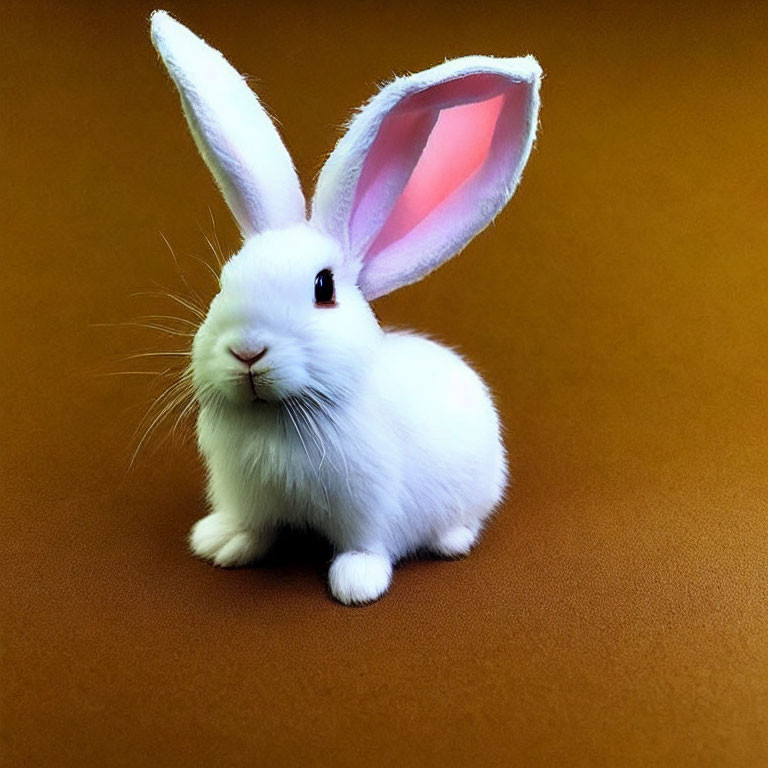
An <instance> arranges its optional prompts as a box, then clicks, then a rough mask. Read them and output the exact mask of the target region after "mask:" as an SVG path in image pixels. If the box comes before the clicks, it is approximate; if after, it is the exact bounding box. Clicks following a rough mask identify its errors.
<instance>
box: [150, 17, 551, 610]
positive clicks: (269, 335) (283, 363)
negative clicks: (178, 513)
mask: <svg viewBox="0 0 768 768" xmlns="http://www.w3.org/2000/svg"><path fill="white" fill-rule="evenodd" d="M151 24H152V40H153V42H154V45H155V47H156V48H157V50H158V52H159V53H160V56H161V57H162V59H163V61H164V63H165V65H166V67H167V68H168V71H169V73H170V75H171V78H172V79H173V81H174V83H175V84H176V86H177V87H178V90H179V93H180V94H181V104H182V108H183V110H184V114H185V115H186V117H187V120H188V122H189V127H190V129H191V131H192V135H193V136H194V139H195V142H196V143H197V147H198V149H199V150H200V152H201V154H202V155H203V157H204V158H205V161H206V163H207V164H208V166H209V168H210V169H211V171H212V173H213V176H214V177H215V179H216V182H217V183H218V185H219V187H220V188H221V191H222V193H223V194H224V197H225V198H226V201H227V203H228V205H229V207H230V208H231V210H232V212H233V213H234V215H235V218H236V219H237V222H238V224H239V225H240V229H241V230H242V233H243V238H244V243H243V246H242V248H241V250H240V251H239V253H237V254H236V255H234V256H233V257H232V258H231V259H230V260H229V261H228V263H227V264H226V265H225V266H224V268H223V270H222V273H221V281H220V282H221V285H220V288H221V289H220V292H219V293H218V295H217V296H216V297H215V298H214V299H213V301H212V302H211V306H210V309H209V311H208V315H207V317H206V318H205V321H204V322H203V323H202V325H201V326H200V328H199V329H198V331H197V334H196V335H195V339H194V342H193V345H192V370H193V379H194V385H195V390H196V394H197V399H198V401H199V406H200V412H199V417H198V442H199V446H200V450H201V452H202V454H203V456H204V458H205V462H206V465H207V468H208V476H209V477H208V484H209V489H208V494H209V498H210V504H211V512H210V514H209V515H208V516H207V517H204V518H202V520H200V521H199V522H198V523H197V524H196V525H195V526H194V527H193V528H192V532H191V536H190V542H191V547H192V550H193V552H194V553H195V554H196V555H198V556H200V557H202V558H205V559H207V560H210V561H212V562H213V563H214V564H216V565H220V566H238V565H243V564H245V563H248V562H251V561H253V560H255V559H258V558H260V557H261V556H262V555H264V553H265V552H266V551H267V549H268V548H269V546H270V544H271V542H272V541H273V538H274V535H275V532H276V530H277V529H278V528H279V527H282V526H293V527H296V526H298V527H304V526H308V527H310V528H312V529H315V530H316V531H319V532H320V533H321V534H322V535H323V536H325V537H326V538H327V539H328V540H329V541H330V542H331V544H332V545H333V547H334V550H335V557H334V559H333V562H332V564H331V566H330V573H329V584H330V590H331V592H332V594H333V595H334V597H336V598H337V599H338V600H340V601H341V602H342V603H365V602H369V601H372V600H376V599H377V598H378V597H380V596H381V595H382V594H383V593H384V592H385V591H386V590H387V588H388V587H389V584H390V580H391V577H392V565H393V563H395V562H397V561H398V560H399V559H401V558H403V557H404V556H406V555H408V554H410V553H416V552H418V551H423V550H428V551H432V552H435V553H438V554H439V555H443V556H446V557H458V556H461V555H465V554H467V553H468V552H469V550H470V548H471V547H472V545H473V544H474V543H475V540H476V539H477V537H478V534H479V532H480V530H481V528H482V526H483V524H484V522H485V521H486V520H487V518H488V517H489V515H490V514H491V512H492V511H493V509H494V507H495V506H496V505H497V504H498V503H499V501H500V499H501V497H502V493H503V490H504V486H505V481H506V461H505V454H504V448H503V444H502V440H501V437H500V425H499V419H498V416H497V413H496V410H495V408H494V405H493V402H492V400H491V396H490V394H489V392H488V390H487V388H486V386H485V385H484V383H483V381H482V380H481V379H480V377H479V376H478V375H477V374H476V373H475V372H474V371H473V370H472V369H471V368H470V367H469V366H468V365H467V364H466V363H465V362H464V361H463V360H462V359H461V358H460V357H459V356H458V355H457V354H456V353H455V352H453V351H451V350H449V349H447V348H446V347H443V346H440V345H439V344H436V343H434V342H433V341H430V340H428V339H425V338H423V337H421V336H417V335H415V334H413V333H409V332H404V331H385V330H383V329H382V328H381V327H380V326H379V323H378V322H377V319H376V316H375V315H374V313H373V311H372V310H371V307H370V306H369V304H368V302H369V301H371V300H372V299H375V298H377V297H379V296H383V295H384V294H387V293H389V292H390V291H394V290H395V289H397V288H400V287H401V286H404V285H408V284H409V283H413V282H415V281H416V280H420V279H421V278H422V277H424V276H425V275H427V274H428V273H429V272H431V271H432V270H433V269H435V268H436V267H438V266H440V264H442V263H443V262H444V261H445V260H446V259H449V258H450V257H451V256H453V255H454V254H456V253H457V252H458V251H460V250H461V249H462V248H463V247H464V246H465V245H466V244H467V243H468V242H469V241H470V240H471V239H472V238H473V237H474V236H475V235H476V234H477V233H478V232H480V231H481V230H482V229H484V228H485V227H486V226H487V225H488V224H489V222H490V221H491V220H492V219H493V218H494V216H496V214H497V213H499V211H500V210H501V209H502V208H503V207H504V205H505V204H506V202H507V201H508V200H509V198H510V197H511V195H512V193H513V192H514V190H515V187H516V186H517V184H518V182H519V181H520V176H521V173H522V170H523V167H524V166H525V163H526V161H527V160H528V156H529V154H530V152H531V146H532V144H533V140H534V135H535V131H536V123H537V115H538V107H539V96H538V91H539V81H540V78H541V70H540V68H539V65H538V63H537V62H536V60H535V59H534V58H533V57H531V56H526V57H524V58H515V59H497V58H491V57H487V56H468V57H466V58H460V59H454V60H452V61H446V62H445V63H444V64H440V65H438V66H436V67H434V68H432V69H429V70H426V71H424V72H419V73H417V74H414V75H409V76H407V77H401V78H398V79H396V80H395V81H394V82H392V83H390V84H389V85H386V86H385V87H383V88H382V89H381V90H380V91H379V93H377V94H376V95H375V96H374V97H373V98H372V99H371V100H370V101H369V102H368V103H367V104H366V105H365V106H363V107H362V109H360V110H359V111H358V112H357V114H356V115H355V116H354V118H353V120H352V121H351V123H350V124H349V127H348V129H347V132H346V134H345V135H344V136H343V137H342V139H341V140H340V141H339V142H338V144H337V146H336V148H335V149H334V151H333V152H332V154H331V155H330V157H329V158H328V160H327V162H326V163H325V166H324V167H323V169H322V172H321V174H320V177H319V180H318V183H317V188H316V190H315V195H314V199H313V200H312V207H311V215H310V216H309V218H308V219H307V215H306V207H305V202H304V197H303V195H302V192H301V189H300V186H299V181H298V178H297V176H296V172H295V170H294V168H293V164H292V162H291V158H290V157H289V155H288V152H287V150H286V148H285V146H284V145H283V143H282V141H281V140H280V137H279V136H278V133H277V131H276V130H275V127H274V126H273V124H272V122H271V121H270V119H269V117H268V116H267V113H266V112H265V111H264V109H263V108H262V107H261V105H260V104H259V101H258V100H257V98H256V96H255V95H254V94H253V92H252V91H251V90H250V89H249V88H248V86H247V85H246V84H245V82H244V81H243V79H242V78H241V76H240V75H239V74H238V73H237V72H236V71H235V70H234V69H233V68H232V67H231V66H230V65H229V64H228V63H227V61H226V60H225V59H224V58H223V57H222V55H221V54H220V53H219V52H218V51H215V50H213V49H212V48H210V47H209V46H208V45H206V44H205V43H204V42H203V41H202V40H200V39H199V38H197V37H196V36H195V35H194V34H192V32H190V31H189V30H188V29H186V28H185V27H183V26H182V25H181V24H179V23H178V22H176V21H175V20H174V19H172V18H171V17H170V16H169V15H168V14H167V13H165V12H163V11H157V12H156V13H154V14H153V15H152V22H151Z"/></svg>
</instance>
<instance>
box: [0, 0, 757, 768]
mask: <svg viewBox="0 0 768 768" xmlns="http://www.w3.org/2000/svg"><path fill="white" fill-rule="evenodd" d="M121 5H122V7H121V8H120V9H119V10H118V9H117V8H112V7H111V4H104V3H96V2H94V3H93V4H86V3H79V4H78V3H68V4H53V3H51V4H50V5H48V6H46V5H44V4H42V3H21V2H19V3H14V2H9V3H6V4H5V5H4V7H3V8H2V11H0V71H2V76H1V78H0V121H1V122H0V220H2V222H3V224H2V235H0V248H1V249H2V253H1V255H0V258H1V260H2V261H1V263H2V271H1V273H0V275H1V276H0V281H1V282H0V296H1V297H2V299H1V301H0V323H1V326H0V327H2V337H1V339H0V341H1V344H2V346H1V350H2V360H3V361H4V367H3V376H2V392H1V394H2V397H1V398H0V403H1V404H0V408H1V409H2V410H1V411H0V413H1V414H2V436H3V447H2V452H1V453H0V488H1V490H2V493H0V517H1V519H0V555H1V559H0V578H2V584H3V591H2V643H3V650H2V657H1V661H0V665H2V679H0V684H1V685H2V689H1V690H2V694H0V695H2V722H3V726H2V732H1V736H2V748H3V750H4V755H5V765H8V766H13V767H14V768H16V767H17V766H38V765H39V766H78V767H82V766H123V765H125V766H145V765H146V766H174V765H179V766H181V765H187V766H189V765H193V764H194V765H206V766H208V765H210V766H213V765H229V766H240V765H242V766H246V765H248V766H253V765H265V766H278V767H279V766H289V765H305V766H325V765H335V766H345V765H379V764H381V765H395V764H406V763H407V764H409V765H423V766H426V765H467V766H469V765H478V766H480V765H534V766H536V765H558V766H560V765H563V766H564V765H585V766H598V765H611V766H647V765H696V766H701V765H712V766H759V765H766V764H768V731H767V730H766V729H767V728H768V722H767V720H766V706H767V705H768V637H767V636H766V634H767V633H766V630H767V629H768V606H767V604H766V579H768V568H767V566H768V537H767V534H766V528H767V526H768V521H767V520H766V515H765V511H766V498H767V497H768V430H767V429H766V402H767V401H768V354H766V331H767V330H768V328H767V326H768V323H767V321H766V315H767V314H768V266H767V265H768V226H766V220H767V217H766V213H767V211H768V200H767V199H766V198H767V193H766V189H767V188H768V187H767V186H766V181H767V178H766V153H765V136H766V129H767V127H768V101H766V98H765V93H766V92H768V69H766V66H765V62H766V60H768V34H766V32H768V29H766V26H767V25H766V21H768V8H767V7H766V6H765V5H762V4H758V3H754V4H751V5H741V4H734V3H721V4H695V5H688V6H685V5H682V4H671V5H670V6H667V5H662V4H659V5H658V6H656V7H653V6H651V5H650V4H640V3H638V4H630V3H624V4H614V3H606V4H605V5H603V6H595V5H593V4H590V5H589V6H585V7H583V8H579V7H577V6H569V7H567V8H566V7H561V8H559V7H557V6H555V5H546V4H533V3H528V4H526V5H523V4H513V3H510V2H498V3H492V2H485V3H472V4H470V3H462V4H458V3H457V4H452V3H444V4H440V5H437V4H434V5H430V4H425V3H417V4H416V5H417V6H418V7H417V8H415V9H411V10H407V9H408V8H409V7H410V6H411V3H405V2H403V3H390V4H388V5H387V8H386V10H383V9H381V8H379V6H380V5H383V4H378V3H377V4H376V5H375V6H370V7H366V6H364V5H363V4H358V3H351V2H350V3H340V2H339V3H335V4H332V5H329V4H326V3H316V4H306V5H298V4H296V5H291V4H282V6H281V4H267V3H263V4H259V5H258V6H256V5H254V6H250V5H249V4H247V3H245V2H238V3H233V4H227V5H226V6H222V5H221V4H214V3H210V4H207V5H206V4H200V5H186V4H185V5H182V4H181V3H178V4H175V5H173V6H171V7H170V10H171V11H173V12H175V13H176V14H177V15H178V16H179V17H180V18H181V19H182V20H183V21H185V22H186V23H188V24H190V25H191V26H192V27H193V28H194V29H196V30H197V31H198V32H200V33H201V34H203V35H204V36H206V37H207V38H208V39H209V40H210V41H211V42H213V43H214V44H216V45H217V46H219V47H220V48H222V49H223V50H224V51H226V52H227V54H228V55H229V56H230V57H231V59H232V60H233V61H234V62H235V63H236V64H237V65H238V66H239V67H240V68H241V69H243V70H245V71H247V72H249V73H254V74H257V75H258V78H259V80H260V82H259V83H258V90H259V91H260V93H261V95H262V97H263V98H264V101H265V103H266V104H268V105H269V106H270V108H271V110H272V111H273V112H274V113H275V114H276V115H278V116H279V117H280V120H281V122H282V125H283V133H284V135H285V137H286V140H287V143H288V144H289V146H290V147H291V149H292V151H293V152H294V156H295V158H296V160H297V163H298V166H299V170H300V172H301V174H302V177H303V178H304V180H305V181H309V180H311V178H312V177H313V175H314V174H315V172H316V171H317V170H318V168H319V163H320V160H319V159H320V158H321V156H322V155H323V153H325V152H327V151H328V150H329V149H330V147H331V146H332V143H333V141H334V138H335V137H336V135H337V132H336V128H335V126H336V125H338V124H339V123H340V122H341V121H342V120H343V119H344V118H345V117H346V116H347V114H348V110H349V108H350V107H352V106H353V105H356V104H358V103H359V102H360V101H362V100H363V99H364V98H366V97H367V96H368V95H369V94H370V92H371V90H372V86H373V83H375V82H376V81H377V80H380V79H382V78H385V77H387V76H388V75H389V73H390V72H392V71H394V70H399V71H403V70H406V69H419V68H422V67H424V66H428V65H430V64H433V63H436V62H438V61H440V60H441V59H442V58H443V57H445V56H452V55H458V54H462V53H470V52H488V53H497V54H503V55H509V54H519V53H525V52H527V51H531V52H534V53H535V54H537V56H538V57H539V58H540V60H541V62H542V63H543V65H544V67H545V69H546V71H547V73H548V78H547V80H546V81H545V84H544V89H543V110H542V126H543V127H542V130H541V133H540V138H539V144H538V149H537V151H536V152H535V153H534V155H533V157H532V159H531V162H530V165H529V169H528V172H527V174H526V178H525V179H524V183H523V185H522V187H521V189H520V191H519V193H518V195H517V197H516V198H515V199H514V200H513V202H512V204H511V205H510V206H509V209H508V210H507V211H506V212H505V213H504V214H503V215H502V217H501V218H500V219H499V220H498V222H497V224H496V226H495V227H494V228H493V229H491V230H489V231H488V232H486V233H485V234H484V235H483V236H482V237H481V238H480V239H478V240H477V241H476V242H475V243H474V244H473V245H472V246H471V247H470V249H469V250H468V251H467V252H465V253H464V254H463V256H462V257H461V258H459V259H457V260H456V261H454V262H453V263H451V264H449V265H447V266H446V267H445V268H443V269H442V270H441V271H440V272H439V273H438V274H436V275H434V276H432V277H431V278H429V279H428V280H427V281H426V282H424V283H422V284H419V285H416V286H413V287H411V288H409V289H407V290H404V291H402V292H400V293H399V294H397V295H396V296H392V297H391V298H388V299H386V300H384V301H381V302H379V303H378V305H377V308H378V311H379V312H380V314H381V316H382V317H383V318H384V319H385V320H386V321H388V322H393V323H398V324H401V325H406V326H412V327H415V328H420V329H424V330H426V331H429V332H431V333H433V334H435V335H436V336H437V337H439V338H443V339H445V340H448V341H450V342H453V343H456V344H458V345H459V346H460V347H461V348H462V349H463V350H464V351H465V352H466V353H467V354H468V355H469V357H470V358H471V359H473V360H474V361H475V362H476V363H477V365H478V367H479V368H480V369H481V370H482V371H483V372H484V373H485V374H486V376H487V378H488V380H489V382H490V383H491V384H492V386H493V387H494V389H495V390H496V392H497V393H498V398H499V402H500V405H501V408H502V411H503V416H504V420H505V423H506V426H507V430H508V443H509V446H510V450H511V457H512V467H513V470H514V474H515V477H516V485H515V488H514V490H513V492H512V493H511V494H510V499H509V503H508V505H507V506H506V508H504V509H503V510H502V511H501V512H500V513H499V515H498V518H497V519H496V521H495V523H494V525H493V526H492V528H491V529H490V530H489V532H488V534H487V536H486V537H485V539H484V540H483V542H482V544H481V545H480V547H479V548H478V550H477V551H476V553H475V554H474V555H473V556H472V557H470V558H469V559H468V560H466V561H464V562H461V563H455V564H452V563H441V562H419V563H413V564H407V565H405V566H403V567H402V568H400V569H399V570H398V572H397V574H396V578H395V581H394V585H393V588H392V591H391V592H390V594H389V595H388V596H387V597H386V598H385V599H384V600H382V601H381V602H380V603H379V604H377V605H374V606H371V607H368V608H364V609H358V610H350V609H346V608H343V607H341V606H339V605H337V604H334V603H333V602H331V601H330V600H329V599H328V598H327V596H326V593H325V589H324V581H323V580H324V570H325V566H324V559H325V558H326V557H327V552H325V551H323V550H322V549H318V548H317V547H316V546H313V545H312V544H311V543H306V542H304V543H297V544H296V546H297V547H298V550H297V552H295V553H294V552H293V551H292V549H291V543H290V542H289V543H287V544H284V545H283V547H282V551H281V553H279V554H278V556H277V557H275V558H273V561H272V562H271V563H270V564H268V565H266V566H263V567H258V568H253V569H245V570H240V571H234V572H224V571H221V570H216V569H214V568H211V567H209V566H206V565H204V564H203V563H201V562H198V561H196V560H194V559H192V558H191V557H190V556H188V554H187V552H186V550H185V535H186V531H187V529H188V527H189V526H190V524H191V523H192V522H193V521H194V520H195V519H196V518H197V517H198V516H200V514H201V513H202V509H203V507H202V502H201V494H202V482H201V471H200V467H199V464H198V462H197V460H196V458H195V454H194V450H193V449H192V447H191V446H190V445H189V444H186V445H181V444H179V443H178V441H177V442H176V443H173V442H166V443H165V444H163V445H159V440H158V439H157V438H156V439H155V440H153V441H152V443H151V445H150V447H149V448H148V449H147V450H146V451H143V452H142V453H141V455H140V456H139V458H138V460H137V463H136V465H135V467H134V468H133V469H132V470H131V471H130V472H129V473H128V474H127V476H126V466H127V462H128V459H129V457H130V450H131V447H130V446H131V435H132V432H133V430H134V428H135V426H136V423H137V421H138V420H139V418H140V416H141V414H142V413H143V410H144V409H145V408H146V405H147V401H148V399H149V398H150V396H151V393H152V392H155V393H156V392H157V389H156V388H154V389H153V388H152V386H151V385H150V383H149V380H148V379H149V377H141V376H136V377H130V376H126V377H120V376H115V377H105V376H101V375H100V374H103V373H105V372H108V371H115V370H121V369H124V370H130V369H133V370H137V368H136V365H142V361H131V362H121V361H120V360H119V358H120V356H121V355H123V354H129V353H131V352H133V351H136V350H139V349H142V348H147V347H150V348H152V347H154V348H156V349H160V348H163V346H162V345H163V343H164V342H158V341H156V340H155V339H154V337H152V336H150V335H145V334H144V333H143V332H138V331H134V332H132V331H131V330H130V329H124V328H123V329H121V328H101V327H94V326H93V325H92V324H95V323H104V322H108V323H112V322H114V323H119V322H125V321H128V320H130V319H131V318H133V317H135V316H137V315H141V314H142V313H145V312H147V311H150V310H154V311H168V310H172V309H173V305H172V303H171V302H170V301H164V300H162V299H160V300H152V299H144V298H132V297H131V294H132V293H134V292H135V291H138V290H144V289H147V288H149V289H151V288H152V287H153V281H155V280H157V281H159V282H160V283H161V284H164V285H168V286H172V287H176V289H180V288H183V286H181V285H180V282H179V280H178V278H177V277H176V276H175V274H174V269H173V263H172V260H171V258H170V257H169V255H168V252H167V250H166V248H165V245H164V244H163V243H162V240H161V239H160V237H159V234H158V233H159V232H160V231H162V232H163V233H164V235H165V236H166V237H167V238H168V240H169V241H170V242H171V243H172V244H173V246H174V249H175V250H176V252H177V253H178V254H179V257H180V260H181V263H182V266H183V267H184V268H185V269H187V270H188V271H189V274H190V277H189V280H190V282H192V283H193V284H194V285H195V286H196V287H198V288H199V289H200V290H201V291H202V292H204V294H205V296H206V297H209V296H210V295H211V283H210V282H206V273H205V271H204V270H203V269H202V268H200V267H199V265H198V264H197V262H195V261H194V260H193V259H192V258H190V256H189V254H195V255H198V256H201V257H202V256H205V255H206V246H205V243H204V239H203V236H202V234H201V227H202V229H203V230H205V231H206V232H208V233H210V231H211V225H210V218H209V211H208V206H209V205H210V206H211V208H212V211H213V216H214V218H215V220H216V224H217V229H218V232H219V236H220V238H221V239H222V241H223V242H224V244H225V247H226V248H232V247H234V246H236V244H237V238H236V235H235V232H234V229H233V226H232V224H231V222H230V221H229V218H228V216H227V214H226V212H225V209H224V207H223V204H222V203H221V201H220V200H219V198H218V196H217V194H216V191H215V189H214V187H213V184H212V183H211V181H210V180H209V178H208V176H207V172H206V170H205V169H204V167H203V164H202V162H201V161H200V160H199V159H198V158H197V156H196V152H195V149H194V146H193V143H192V141H191V139H190V138H189V137H188V136H187V134H186V128H185V126H184V124H183V121H182V117H181V114H180V110H179V106H178V103H177V97H176V95H175V93H174V92H173V90H172V87H171V84H170V82H168V80H167V79H166V76H165V74H164V72H163V71H162V70H161V67H160V65H159V64H158V62H157V61H156V58H155V54H154V52H153V50H152V48H151V46H150V44H149V40H148V38H147V25H146V18H147V16H148V13H149V10H150V6H147V5H141V4H137V5H134V7H130V6H129V4H121ZM65 6H66V9H65ZM280 6H281V7H280ZM375 8H378V10H375ZM172 345H173V342H171V344H170V346H171V347H172ZM165 348H168V346H166V347H165ZM152 365H153V363H152V362H150V364H149V367H150V368H151V367H152ZM145 367H146V366H145ZM159 367H160V366H159V365H158V368H159Z"/></svg>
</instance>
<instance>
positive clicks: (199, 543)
mask: <svg viewBox="0 0 768 768" xmlns="http://www.w3.org/2000/svg"><path fill="white" fill-rule="evenodd" d="M272 538H273V537H272V535H271V534H270V533H268V532H267V531H254V530H252V529H250V528H246V527H245V526H244V525H243V524H242V523H241V522H240V521H239V520H237V519H236V518H234V517H231V516H230V515H227V514H225V513H223V512H212V513H211V514H210V515H208V516H207V517H204V518H202V519H201V520H198V521H197V522H196V523H195V524H194V525H193V526H192V530H191V531H190V533H189V546H190V549H191V550H192V552H193V553H194V554H195V555H197V556H198V557H200V558H202V559H203V560H210V561H211V562H212V563H213V564H214V565H218V566H220V567H222V568H236V567H237V566H240V565H247V564H248V563H251V562H253V561H254V560H258V559H259V558H260V557H263V555H264V554H266V551H267V549H269V545H270V544H271V543H272Z"/></svg>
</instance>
